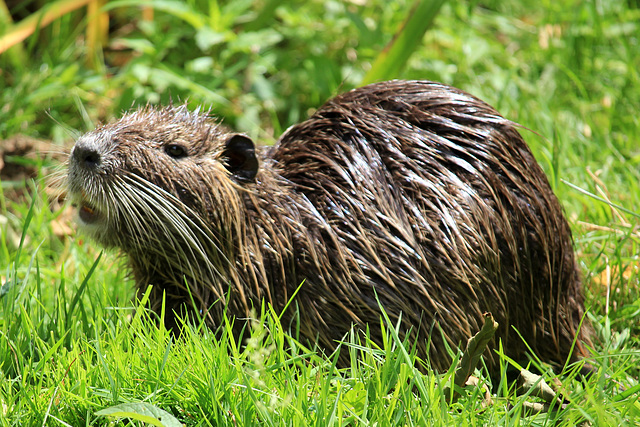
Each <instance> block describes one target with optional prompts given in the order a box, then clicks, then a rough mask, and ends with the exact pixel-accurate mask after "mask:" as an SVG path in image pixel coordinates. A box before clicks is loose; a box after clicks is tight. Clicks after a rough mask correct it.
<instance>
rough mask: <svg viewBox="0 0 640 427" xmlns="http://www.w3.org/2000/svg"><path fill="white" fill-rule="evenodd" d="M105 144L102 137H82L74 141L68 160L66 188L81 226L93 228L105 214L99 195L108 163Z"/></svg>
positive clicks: (95, 135) (108, 166)
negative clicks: (91, 226)
mask: <svg viewBox="0 0 640 427" xmlns="http://www.w3.org/2000/svg"><path fill="white" fill-rule="evenodd" d="M101 136H102V137H101ZM105 142H107V141H105V138H104V135H99V134H92V133H90V134H87V135H84V136H82V137H80V138H79V139H78V140H77V141H76V144H75V146H74V147H73V149H72V151H71V155H70V156H69V174H68V178H67V184H68V189H69V195H70V197H71V200H72V203H73V205H74V206H76V207H77V208H78V218H79V219H80V223H81V225H89V224H97V223H98V222H99V221H100V220H101V219H102V218H103V215H102V214H103V213H104V211H105V210H106V209H105V206H104V203H103V200H104V197H103V196H102V195H103V194H104V186H105V182H104V180H105V179H107V177H108V176H109V175H110V170H109V169H110V163H112V162H109V161H107V159H106V157H105V156H106V153H107V151H108V150H107V147H106V146H105Z"/></svg>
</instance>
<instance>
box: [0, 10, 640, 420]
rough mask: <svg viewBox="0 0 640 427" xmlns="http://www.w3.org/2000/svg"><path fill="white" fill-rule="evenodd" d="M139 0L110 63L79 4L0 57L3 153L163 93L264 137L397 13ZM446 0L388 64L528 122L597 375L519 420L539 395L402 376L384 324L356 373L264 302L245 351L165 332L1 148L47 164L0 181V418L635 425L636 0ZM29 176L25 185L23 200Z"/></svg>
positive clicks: (109, 262) (116, 16) (227, 342)
mask: <svg viewBox="0 0 640 427" xmlns="http://www.w3.org/2000/svg"><path fill="white" fill-rule="evenodd" d="M27 3H28V2H27ZM132 3H135V2H128V1H122V2H117V3H116V4H113V3H109V4H108V7H111V16H112V24H111V25H112V26H111V34H110V37H111V38H110V43H109V45H108V46H107V49H105V53H104V58H98V60H94V59H93V58H89V57H87V55H86V45H85V43H84V42H83V40H84V38H83V28H84V24H85V23H86V14H85V13H84V11H79V12H75V13H69V14H66V15H64V16H63V17H62V18H60V19H58V20H56V21H54V22H53V23H52V24H51V25H50V26H49V27H47V28H45V29H43V30H41V31H40V32H39V34H37V35H35V36H32V37H30V38H29V39H27V40H26V41H25V42H24V43H23V45H22V48H21V49H13V50H11V51H9V52H5V53H3V54H1V55H0V144H5V145H4V146H0V151H2V149H3V148H6V147H8V146H9V142H8V141H11V138H13V137H14V136H15V135H18V134H22V135H28V136H30V137H34V138H41V139H45V140H51V141H53V143H54V144H56V145H55V146H54V148H53V150H54V151H58V150H59V151H61V150H63V149H64V147H65V146H66V147H68V146H69V144H70V143H72V140H73V137H74V135H76V134H77V133H78V132H82V131H85V130H87V129H90V128H91V127H92V126H93V125H94V123H95V122H97V121H101V120H102V121H104V120H109V119H110V118H112V117H114V116H116V115H117V114H118V113H119V112H120V111H121V110H123V109H128V108H130V107H131V106H132V105H139V104H144V103H147V102H160V103H166V102H169V100H170V99H174V100H175V99H188V100H189V103H190V104H191V105H194V106H195V105H198V104H201V103H204V104H206V105H210V106H211V107H212V108H213V110H214V111H215V112H216V113H217V114H219V115H220V116H221V117H224V119H225V123H227V124H228V125H230V126H232V127H235V128H236V129H238V130H241V131H245V132H248V133H249V134H250V135H251V136H252V137H254V139H257V140H261V141H264V142H265V143H271V142H273V141H274V140H275V139H277V137H278V136H279V134H280V133H281V132H282V131H283V130H284V129H286V127H288V126H289V125H291V124H293V123H295V122H297V121H300V120H303V119H304V118H305V117H307V116H308V114H309V112H310V111H311V110H312V109H313V108H314V107H317V106H319V105H320V104H321V103H322V102H323V101H324V100H326V99H327V98H329V97H330V96H332V95H334V94H337V93H339V92H341V91H344V90H347V89H349V88H351V87H354V86H357V85H358V84H359V82H360V81H362V79H363V78H364V76H365V74H366V72H367V70H368V67H369V66H370V64H371V63H372V61H373V60H374V59H375V58H376V57H377V55H378V54H379V52H380V51H381V50H382V49H383V47H384V45H385V44H386V43H387V42H388V41H389V40H390V39H391V37H392V34H393V33H394V32H395V31H396V30H397V29H398V27H399V25H400V24H401V22H402V21H403V20H404V19H405V17H406V16H407V15H408V13H409V12H408V11H409V10H410V8H411V5H412V2H410V1H403V0H395V1H382V0H380V1H370V2H360V1H351V2H342V1H328V2H327V1H310V2H305V3H304V4H297V2H296V3H295V4H294V2H287V1H282V2H276V1H269V0H264V1H258V0H243V1H233V2H219V3H218V2H204V1H195V0H194V1H190V2H185V3H182V2H172V1H162V2H156V3H155V4H156V8H155V12H154V15H153V19H152V20H146V21H145V20H143V19H142V16H143V13H142V12H140V10H139V9H137V8H135V7H133V6H131V5H130V4H132ZM450 3H451V4H449V3H447V4H445V5H444V7H443V8H442V9H441V11H440V14H439V15H438V17H437V18H436V21H435V26H434V27H433V28H432V29H431V30H430V31H429V32H428V33H427V35H426V36H425V37H424V39H423V40H422V43H419V46H418V47H417V50H416V52H415V53H414V55H413V56H412V57H411V59H410V61H409V63H408V64H407V67H406V68H405V69H404V70H403V71H401V72H400V74H399V75H398V76H397V77H401V78H416V79H432V80H439V81H443V82H445V83H449V84H453V85H455V86H458V87H460V88H462V89H465V90H467V91H469V92H471V93H473V94H475V95H477V96H479V97H481V98H483V99H485V100H486V101H488V102H489V103H491V104H492V105H494V106H495V107H496V108H497V109H498V110H499V111H501V112H502V113H503V114H504V115H505V116H506V117H508V118H510V119H513V120H516V121H518V122H519V123H521V124H522V125H523V126H525V127H526V128H529V129H531V130H533V131H535V132H529V131H524V135H525V138H526V139H527V141H528V142H529V144H530V146H531V148H532V150H533V152H534V154H535V155H536V157H537V159H538V161H539V162H540V163H541V164H542V166H543V167H544V169H545V171H546V172H547V174H548V176H549V178H550V181H551V183H552V186H553V187H554V190H555V191H556V193H557V195H558V197H559V198H560V200H561V201H562V203H563V205H564V207H565V210H566V213H567V216H568V217H569V218H570V222H571V224H572V228H573V231H574V238H575V244H576V248H577V254H578V257H579V259H580V263H581V267H582V270H583V275H584V279H585V287H586V294H587V306H588V308H589V310H590V316H591V318H592V321H593V323H594V324H595V326H596V329H597V332H598V342H597V346H596V349H595V350H594V356H593V359H592V360H591V362H592V363H593V364H594V365H595V366H596V367H597V373H596V374H595V375H594V376H593V377H592V378H590V379H589V380H588V381H586V382H584V383H583V382H580V381H576V380H575V379H574V375H573V374H572V373H571V371H570V370H568V372H565V373H564V375H563V376H562V377H561V378H562V385H563V387H564V388H565V396H567V401H568V405H567V407H566V408H565V409H564V410H562V411H552V412H549V413H543V414H538V415H533V416H532V415H527V416H525V415H523V404H524V403H525V402H527V401H535V398H532V397H530V396H529V397H525V398H523V397H516V395H515V392H514V389H513V387H512V386H510V385H509V384H507V383H506V382H501V383H500V384H493V386H494V390H495V392H494V395H493V398H492V402H491V403H488V402H487V401H485V400H484V399H483V397H484V396H483V393H482V391H481V390H480V389H479V388H477V387H469V388H468V389H466V391H465V393H463V396H462V397H461V398H460V399H459V400H458V401H457V402H455V403H448V399H447V396H445V395H444V394H443V391H442V385H443V382H444V379H443V377H442V376H436V375H433V374H429V375H421V374H418V373H416V372H414V370H413V368H412V363H411V360H412V356H410V355H408V354H405V353H404V352H403V348H402V346H400V345H399V344H400V343H398V342H396V341H395V340H393V334H392V333H391V332H390V333H389V343H388V345H387V346H385V347H384V348H382V349H376V348H375V346H372V345H371V344H369V343H367V342H366V340H363V341H362V342H360V343H359V344H357V343H358V340H357V339H352V340H351V341H352V342H353V344H352V345H351V346H346V348H345V349H344V351H350V352H351V353H352V354H353V355H354V359H353V362H352V367H351V368H350V369H346V370H336V369H335V368H334V367H333V364H332V358H331V357H321V356H318V355H317V354H315V353H313V352H312V351H310V350H308V349H305V348H303V347H301V346H300V345H299V344H298V343H296V342H295V341H293V340H292V339H291V338H290V337H289V336H288V335H287V331H286V329H284V328H282V326H281V325H279V323H278V321H277V316H276V315H274V314H273V313H271V312H270V311H269V310H268V309H267V308H265V309H264V310H263V315H262V316H261V317H262V319H263V321H262V322H256V323H255V324H254V325H253V327H252V328H251V330H250V331H247V335H246V336H247V337H249V336H250V339H248V340H247V341H246V342H245V343H246V344H247V345H246V346H240V345H239V343H236V342H234V341H233V339H232V338H230V336H229V335H228V334H226V333H225V331H224V330H223V331H221V333H219V334H217V335H215V336H212V334H211V333H210V332H208V331H206V330H200V331H196V330H192V329H189V330H188V332H187V333H186V334H185V336H184V337H183V339H181V340H180V341H178V342H176V341H174V340H171V339H170V337H169V336H168V335H167V333H166V332H165V331H164V330H161V329H158V328H157V327H156V326H155V321H154V319H153V316H152V315H151V314H149V313H147V312H146V311H145V310H144V309H143V308H140V307H144V304H143V303H141V304H138V303H135V302H133V301H132V294H133V292H132V282H131V281H130V280H129V279H128V278H127V275H126V270H124V268H123V263H122V261H121V260H119V259H118V258H117V256H116V254H113V253H106V254H102V255H100V250H99V248H96V247H94V246H93V245H92V244H91V242H87V241H86V240H84V239H83V237H82V236H80V235H78V236H76V235H75V233H74V232H73V231H69V230H68V227H69V226H71V227H73V225H72V224H70V223H69V220H68V217H69V216H68V210H67V209H66V208H64V207H58V206H57V205H55V204H54V205H53V209H51V208H50V202H49V200H48V199H47V195H46V192H45V190H44V186H43V185H42V180H41V179H40V178H42V175H43V174H44V173H47V172H42V171H44V170H49V171H50V169H46V168H44V167H46V166H50V163H52V161H50V160H46V159H45V158H43V157H39V158H37V159H31V158H23V157H20V156H14V157H9V158H5V159H4V161H5V162H6V163H13V164H19V165H20V166H22V167H32V168H35V170H37V171H41V172H40V175H39V177H38V179H37V180H36V181H34V182H27V183H26V184H25V183H24V182H23V181H16V180H12V179H6V178H5V179H4V180H3V181H2V182H1V184H2V186H1V187H0V188H1V189H2V191H3V193H4V194H0V233H1V238H0V269H1V270H0V277H1V278H2V283H3V285H2V288H1V289H0V425H3V426H4V425H7V426H9V425H72V426H78V425H94V424H99V425H101V424H109V423H113V420H114V419H117V418H114V417H110V416H106V415H102V413H101V412H99V411H101V410H104V409H105V408H109V407H112V406H114V405H118V404H123V403H132V404H137V405H139V406H134V407H133V410H134V411H138V412H142V411H143V410H155V409H154V408H162V409H164V410H166V411H168V412H169V413H171V414H172V415H173V416H174V417H177V419H179V420H180V422H182V423H185V424H187V425H231V426H236V425H252V424H267V425H281V424H286V425H290V424H291V425H306V424H316V425H361V424H364V425H368V424H378V425H512V424H524V425H555V424H558V425H577V424H579V423H583V425H589V424H590V425H594V426H597V425H636V424H637V423H639V422H640V403H638V395H639V392H640V386H639V382H638V375H639V368H638V366H639V362H640V342H639V339H638V337H639V336H640V326H639V324H640V322H638V318H639V317H640V295H639V293H640V292H639V291H640V285H639V277H640V276H639V272H638V269H639V260H638V254H639V252H640V251H639V246H638V245H639V240H640V233H639V231H638V215H637V214H634V213H633V212H638V211H640V189H639V188H638V185H639V184H638V183H640V143H639V141H640V116H639V115H638V111H637V110H638V106H640V74H639V71H638V70H640V54H639V53H640V38H639V37H638V35H639V34H640V8H639V5H638V2H637V1H633V0H627V1H621V0H612V1H608V2H606V1H597V0H590V1H578V0H575V1H571V0H560V1H549V0H541V1H522V2H516V1H508V2H502V1H485V2H482V3H477V2H474V1H469V2H464V1H458V2H450ZM28 4H29V5H30V7H32V8H34V9H35V8H37V6H38V5H36V4H35V2H32V3H28ZM218 5H219V6H220V7H219V8H218ZM275 5H279V6H278V7H277V8H275V7H274V6H275ZM28 7H29V6H28ZM12 12H13V15H14V17H16V18H22V17H26V16H27V15H29V14H30V13H31V12H32V11H31V10H29V9H28V8H27V9H25V8H24V7H22V6H16V7H15V8H14V9H12ZM3 22H5V21H3V20H1V19H0V35H1V34H2V28H5V27H3V26H2V25H3ZM416 43H418V41H416ZM5 170H6V168H5ZM25 186H26V187H27V188H28V190H29V191H28V194H30V196H28V197H16V196H15V195H16V194H18V193H17V192H16V190H20V189H21V188H23V187H25ZM579 189H581V190H579ZM5 195H6V197H5ZM150 318H151V319H150ZM358 354H359V355H360V357H355V356H356V355H358ZM551 379H552V377H551V375H550V374H549V375H548V376H547V381H549V382H551ZM616 384H620V385H622V386H624V388H625V389H626V391H621V389H620V388H619V387H617V386H616ZM141 402H142V403H144V404H147V405H148V406H142V404H141ZM149 408H150V409H149ZM166 419H167V418H165V420H166ZM166 422H167V423H168V422H169V421H166ZM167 425H169V424H167Z"/></svg>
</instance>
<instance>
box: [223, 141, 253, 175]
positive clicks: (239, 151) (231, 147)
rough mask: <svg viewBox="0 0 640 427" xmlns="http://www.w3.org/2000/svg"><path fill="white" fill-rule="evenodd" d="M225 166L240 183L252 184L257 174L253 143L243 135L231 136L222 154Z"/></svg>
mask: <svg viewBox="0 0 640 427" xmlns="http://www.w3.org/2000/svg"><path fill="white" fill-rule="evenodd" d="M222 155H223V157H224V159H225V163H226V164H225V166H226V167H227V170H228V171H229V172H231V175H232V176H233V177H234V178H235V179H236V180H237V181H240V182H253V181H254V180H255V178H256V174H257V173H258V158H257V157H256V149H255V147H254V145H253V141H252V140H251V139H250V138H249V137H248V136H245V135H239V134H235V135H231V136H230V137H229V139H228V140H227V142H226V143H225V146H224V151H223V153H222Z"/></svg>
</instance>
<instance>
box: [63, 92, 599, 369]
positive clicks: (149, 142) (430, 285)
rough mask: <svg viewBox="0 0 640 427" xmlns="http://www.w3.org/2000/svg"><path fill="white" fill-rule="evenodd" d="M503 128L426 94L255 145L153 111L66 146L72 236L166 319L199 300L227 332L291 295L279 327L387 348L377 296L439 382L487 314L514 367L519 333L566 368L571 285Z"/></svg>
mask: <svg viewBox="0 0 640 427" xmlns="http://www.w3.org/2000/svg"><path fill="white" fill-rule="evenodd" d="M515 127H516V126H515V125H514V124H513V123H512V122H510V121H508V120H506V119H504V118H502V117H501V116H500V115H499V114H498V113H497V112H496V111H495V110H494V109H493V108H492V107H490V106H489V105H487V104H486V103H484V102H483V101H480V100H479V99H477V98H474V97H473V96H471V95H469V94H467V93H465V92H462V91H460V90H458V89H455V88H452V87H448V86H445V85H442V84H438V83H433V82H428V81H390V82H384V83H378V84H372V85H369V86H366V87H363V88H360V89H355V90H352V91H350V92H348V93H345V94H343V95H340V96H338V97H336V98H334V99H332V100H330V101H328V102H327V103H326V104H325V105H324V106H323V107H321V108H320V109H319V110H318V111H317V112H316V113H315V114H313V116H311V118H309V119H308V120H307V121H305V122H303V123H301V124H299V125H296V126H293V127H291V128H290V129H289V130H287V131H286V132H285V134H284V135H282V137H281V138H280V140H279V141H278V143H277V144H276V145H275V146H273V147H272V148H269V149H265V150H264V152H256V149H255V148H254V144H253V142H252V141H251V140H250V139H249V138H248V137H247V136H244V135H241V134H237V133H231V132H228V131H227V130H225V129H224V128H223V127H221V126H220V125H219V123H217V122H216V121H213V120H212V119H211V118H210V116H209V115H208V114H207V113H205V112H201V111H195V112H189V111H188V110H187V108H186V106H184V105H183V106H177V107H176V106H170V107H166V108H161V109H156V108H153V107H146V108H143V109H141V110H138V111H135V112H131V113H128V114H126V115H124V116H123V117H122V118H121V119H120V120H118V121H117V122H115V123H113V124H108V125H105V126H102V127H99V128H98V129H96V130H95V131H93V132H90V133H88V134H86V135H84V136H82V137H81V138H79V139H78V141H77V143H76V145H75V147H74V148H73V151H72V153H71V156H70V161H69V172H68V190H69V194H70V197H71V199H72V200H73V202H74V203H75V204H76V205H77V206H78V207H79V209H78V210H79V222H80V224H81V226H82V228H83V229H84V230H85V231H86V232H88V233H89V235H91V236H92V237H93V238H94V239H95V240H96V241H97V242H99V243H100V244H102V245H103V246H105V247H117V248H120V250H121V251H122V252H123V253H124V254H125V255H126V257H127V259H128V262H129V264H130V267H131V270H132V273H133V276H134V278H135V281H136V284H137V287H138V288H139V289H143V290H144V289H146V288H147V286H148V285H149V284H152V285H154V287H153V291H152V294H151V304H152V307H153V308H154V309H155V310H159V309H160V308H161V304H162V301H163V294H166V300H167V308H169V309H172V310H179V309H181V307H183V306H190V307H193V302H194V301H195V304H196V306H197V307H196V309H197V310H198V311H199V312H200V313H203V314H204V315H206V318H207V321H208V323H209V324H210V326H213V327H215V326H217V325H220V322H221V321H222V320H221V319H222V318H223V315H224V313H225V311H226V314H227V315H230V316H232V317H233V316H235V318H236V321H235V325H236V327H240V326H239V325H242V324H243V322H242V321H241V320H239V319H246V318H248V317H249V316H250V315H251V313H252V310H255V309H259V308H260V306H261V304H262V303H263V301H264V302H268V303H269V304H271V305H272V306H273V307H274V308H275V310H276V312H278V313H279V312H280V311H282V310H283V309H284V307H285V305H286V304H287V303H288V302H289V301H290V299H292V301H293V303H292V304H291V305H289V307H288V308H287V309H286V310H285V311H284V313H283V315H282V321H283V324H285V325H292V324H294V322H298V327H299V334H300V336H301V338H303V339H305V340H308V341H309V342H317V343H318V344H319V346H320V348H323V349H325V350H327V351H330V350H332V349H334V348H336V345H337V342H338V341H341V340H342V339H343V337H344V335H345V333H347V332H348V331H349V329H350V327H351V326H352V325H355V326H357V327H359V328H361V329H364V327H365V325H367V326H368V328H369V331H370V335H371V337H372V338H373V339H374V340H375V341H377V342H380V343H381V342H382V335H381V327H380V314H381V311H380V308H379V303H378V300H379V301H380V303H381V305H382V306H383V307H384V309H385V311H386V312H387V313H388V315H389V317H390V318H391V321H392V322H394V324H395V323H396V322H398V320H399V319H401V328H400V329H401V332H403V333H405V334H403V336H404V337H405V338H407V339H409V342H410V343H411V344H412V345H415V346H416V347H417V350H418V354H419V355H420V356H422V357H426V356H429V358H430V363H431V366H432V367H433V368H435V369H438V370H443V369H446V368H447V367H448V366H449V365H450V363H451V359H450V357H449V355H448V353H447V352H446V345H444V341H445V340H446V342H447V344H449V345H450V346H452V347H455V346H459V345H460V344H461V343H465V342H466V339H467V338H468V337H469V336H471V335H473V334H474V333H475V332H477V331H478V330H479V329H480V328H481V325H482V322H483V316H482V314H483V312H486V311H489V312H491V313H493V315H494V317H495V319H496V320H497V321H498V322H499V324H500V328H499V330H498V332H497V334H496V338H499V339H500V340H502V346H503V348H504V349H505V351H506V353H507V355H509V356H510V357H511V358H514V359H516V360H522V359H523V356H524V355H525V352H526V351H527V348H526V346H525V345H524V344H523V342H522V339H521V338H520V337H519V336H518V334H517V333H516V332H515V331H514V328H515V329H516V330H517V331H518V332H519V334H521V335H522V338H524V340H525V341H526V343H527V344H528V345H529V346H530V347H531V349H532V350H533V351H534V352H535V353H536V354H537V355H538V356H539V357H540V358H542V360H544V361H547V362H551V363H555V364H562V363H564V362H565V361H566V360H567V359H569V360H576V359H577V358H579V357H582V356H585V355H586V354H587V352H586V347H585V345H588V344H589V332H588V327H584V326H583V328H582V329H581V330H579V328H578V326H579V324H580V322H581V321H582V318H583V314H584V306H583V293H582V285H581V280H580V275H579V272H578V268H577V265H576V261H575V259H574V254H573V249H572V238H571V231H570V229H569V226H568V224H567V221H566V220H565V218H564V216H563V214H562V209H561V207H560V205H559V203H558V200H557V199H556V197H555V195H554V194H553V192H552V190H551V188H550V186H549V183H548V181H547V179H546V177H545V175H544V173H543V172H542V170H541V169H540V167H539V166H538V164H537V163H536V161H535V160H534V157H533V156H532V154H531V152H530V150H529V148H528V147H527V145H526V143H525V142H524V141H523V139H522V137H521V136H520V134H519V133H518V131H517V130H516V128H515ZM172 310H167V313H166V316H167V319H168V320H167V324H168V325H174V323H172V322H174V321H175V319H173V317H172V313H173V311H172ZM576 336H577V338H578V339H577V340H576V345H575V349H574V350H573V352H572V351H571V348H572V344H573V342H574V338H576ZM496 342H497V341H496ZM496 342H494V346H495V345H496ZM342 353H343V355H345V356H346V352H344V351H343V352H342ZM485 356H486V363H487V366H488V368H489V371H490V372H492V373H495V372H496V369H497V368H498V365H497V357H496V356H495V354H494V352H493V351H488V352H485ZM343 360H344V359H343Z"/></svg>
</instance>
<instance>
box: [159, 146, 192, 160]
mask: <svg viewBox="0 0 640 427" xmlns="http://www.w3.org/2000/svg"><path fill="white" fill-rule="evenodd" d="M164 151H165V152H166V153H167V154H168V155H170V156H171V157H173V158H174V159H179V158H181V157H186V155H187V150H186V149H185V148H184V147H183V146H182V145H178V144H169V145H166V146H165V147H164Z"/></svg>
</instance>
